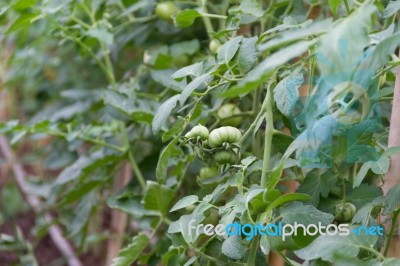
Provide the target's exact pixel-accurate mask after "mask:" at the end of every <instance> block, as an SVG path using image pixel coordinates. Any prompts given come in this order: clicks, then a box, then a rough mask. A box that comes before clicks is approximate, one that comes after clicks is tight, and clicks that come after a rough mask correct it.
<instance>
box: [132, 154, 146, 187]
mask: <svg viewBox="0 0 400 266" xmlns="http://www.w3.org/2000/svg"><path fill="white" fill-rule="evenodd" d="M128 158H129V162H130V163H131V166H132V169H133V172H134V173H135V176H136V177H137V179H138V182H139V184H140V186H141V188H142V190H145V188H146V182H145V179H144V177H143V175H142V172H141V171H140V169H139V166H138V165H137V163H136V160H135V158H134V157H133V154H132V152H131V151H130V150H128Z"/></svg>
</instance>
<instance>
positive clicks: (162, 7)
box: [156, 2, 179, 21]
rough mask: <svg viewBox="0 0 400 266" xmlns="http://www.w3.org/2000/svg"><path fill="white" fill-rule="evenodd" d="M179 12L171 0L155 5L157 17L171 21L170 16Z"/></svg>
mask: <svg viewBox="0 0 400 266" xmlns="http://www.w3.org/2000/svg"><path fill="white" fill-rule="evenodd" d="M178 12H179V8H177V7H176V6H175V5H174V4H173V3H171V2H164V3H159V4H158V5H157V6H156V14H157V16H158V17H159V18H161V19H164V20H168V21H171V20H172V16H173V15H175V14H176V13H178Z"/></svg>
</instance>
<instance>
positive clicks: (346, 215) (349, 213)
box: [335, 202, 357, 223]
mask: <svg viewBox="0 0 400 266" xmlns="http://www.w3.org/2000/svg"><path fill="white" fill-rule="evenodd" d="M356 211H357V209H356V206H354V205H353V204H352V203H350V202H346V203H344V204H343V203H339V204H337V205H336V211H335V220H336V221H338V222H341V223H345V222H349V221H351V219H352V218H353V217H354V214H356Z"/></svg>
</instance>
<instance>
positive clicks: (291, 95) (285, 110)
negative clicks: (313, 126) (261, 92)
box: [274, 72, 304, 117]
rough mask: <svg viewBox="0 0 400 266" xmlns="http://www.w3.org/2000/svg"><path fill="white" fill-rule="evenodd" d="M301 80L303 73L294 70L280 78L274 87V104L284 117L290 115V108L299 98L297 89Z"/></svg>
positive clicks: (292, 107)
mask: <svg viewBox="0 0 400 266" xmlns="http://www.w3.org/2000/svg"><path fill="white" fill-rule="evenodd" d="M303 82H304V78H303V74H302V73H298V72H294V73H292V74H291V75H289V76H287V77H286V78H284V79H283V80H281V81H280V82H279V83H278V84H277V85H276V87H275V89H274V100H275V103H276V106H277V107H278V109H279V111H281V113H282V114H284V115H285V116H286V117H289V116H290V115H292V110H293V109H294V107H295V104H296V102H297V101H298V99H299V91H298V90H299V88H300V86H301V85H302V84H303Z"/></svg>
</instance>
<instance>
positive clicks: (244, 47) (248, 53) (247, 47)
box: [238, 37, 257, 73]
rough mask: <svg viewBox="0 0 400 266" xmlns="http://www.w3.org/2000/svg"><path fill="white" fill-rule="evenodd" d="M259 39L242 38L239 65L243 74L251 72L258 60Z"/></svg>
mask: <svg viewBox="0 0 400 266" xmlns="http://www.w3.org/2000/svg"><path fill="white" fill-rule="evenodd" d="M256 42H257V37H252V38H242V42H241V44H240V47H239V54H238V65H239V68H240V70H241V72H242V73H246V72H247V71H249V70H250V69H251V68H252V66H253V65H254V63H255V62H256V60H257V53H256Z"/></svg>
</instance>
